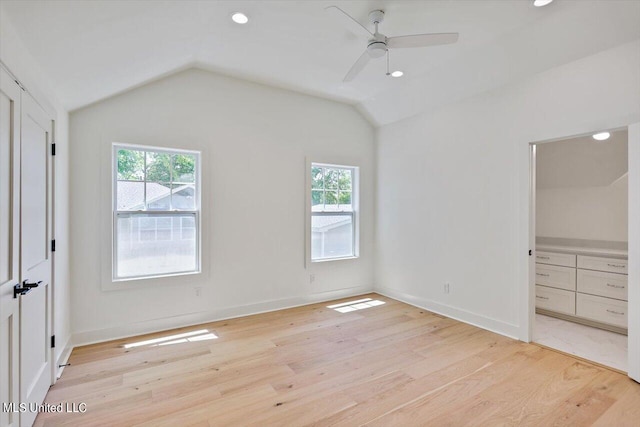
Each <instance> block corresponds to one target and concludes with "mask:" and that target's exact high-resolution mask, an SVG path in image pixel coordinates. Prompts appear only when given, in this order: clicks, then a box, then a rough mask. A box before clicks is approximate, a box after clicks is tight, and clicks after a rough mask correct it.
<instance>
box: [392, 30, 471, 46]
mask: <svg viewBox="0 0 640 427" xmlns="http://www.w3.org/2000/svg"><path fill="white" fill-rule="evenodd" d="M457 41H458V33H436V34H415V35H412V36H398V37H389V38H388V39H387V47H388V48H389V49H400V48H407V47H426V46H438V45H441V44H450V43H455V42H457Z"/></svg>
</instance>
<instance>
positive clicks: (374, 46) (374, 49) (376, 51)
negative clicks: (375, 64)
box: [367, 40, 387, 58]
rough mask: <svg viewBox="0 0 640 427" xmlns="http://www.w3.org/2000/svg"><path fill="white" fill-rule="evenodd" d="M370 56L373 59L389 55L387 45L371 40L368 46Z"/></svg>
mask: <svg viewBox="0 0 640 427" xmlns="http://www.w3.org/2000/svg"><path fill="white" fill-rule="evenodd" d="M367 51H368V52H369V56H370V57H372V58H380V57H381V56H384V54H385V53H387V44H386V43H385V42H383V41H378V40H371V41H370V42H369V45H368V46H367Z"/></svg>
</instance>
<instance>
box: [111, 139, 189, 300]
mask: <svg viewBox="0 0 640 427" xmlns="http://www.w3.org/2000/svg"><path fill="white" fill-rule="evenodd" d="M122 148H124V149H131V150H139V151H153V152H157V153H169V154H175V153H184V154H191V155H194V156H195V158H196V172H195V182H196V193H195V199H196V203H195V204H196V208H195V210H173V211H162V210H152V211H146V210H144V211H118V207H117V190H118V188H117V182H118V173H117V166H118V150H119V149H122ZM201 157H202V153H201V152H200V151H195V150H186V149H183V148H166V147H155V146H150V145H138V144H126V143H120V142H114V143H112V145H111V193H110V199H111V217H112V221H111V263H110V265H111V284H112V285H111V286H106V288H107V289H123V288H126V287H127V283H128V282H135V281H144V280H148V279H162V278H171V277H176V276H191V275H197V274H201V273H202V220H201V216H202V215H201V210H202V202H201V200H202V199H201V194H202V180H201V176H202V175H201V163H202V162H201ZM122 214H133V215H135V214H147V215H152V216H153V215H162V214H165V215H166V214H170V215H176V216H177V215H180V214H193V215H195V222H196V227H195V237H196V269H195V270H192V271H184V272H175V273H163V274H154V275H144V276H132V277H121V278H120V277H117V275H116V257H117V239H116V230H117V221H118V215H122ZM103 287H104V286H103Z"/></svg>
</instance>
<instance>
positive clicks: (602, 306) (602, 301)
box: [576, 293, 627, 329]
mask: <svg viewBox="0 0 640 427" xmlns="http://www.w3.org/2000/svg"><path fill="white" fill-rule="evenodd" d="M576 314H577V315H578V316H580V317H584V318H585V319H592V320H595V321H597V322H602V323H607V324H609V325H615V326H619V327H621V328H625V329H626V327H627V302H626V301H620V300H617V299H611V298H604V297H599V296H595V295H587V294H581V293H578V294H577V298H576Z"/></svg>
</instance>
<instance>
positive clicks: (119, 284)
mask: <svg viewBox="0 0 640 427" xmlns="http://www.w3.org/2000/svg"><path fill="white" fill-rule="evenodd" d="M199 275H202V271H189V272H186V273H175V274H163V275H158V276H144V277H131V278H124V279H114V278H109V279H108V281H106V282H103V283H102V290H103V291H119V290H124V289H142V288H145V287H158V286H164V285H167V286H176V285H184V284H191V283H193V281H194V280H197V279H196V278H195V277H193V276H199Z"/></svg>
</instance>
